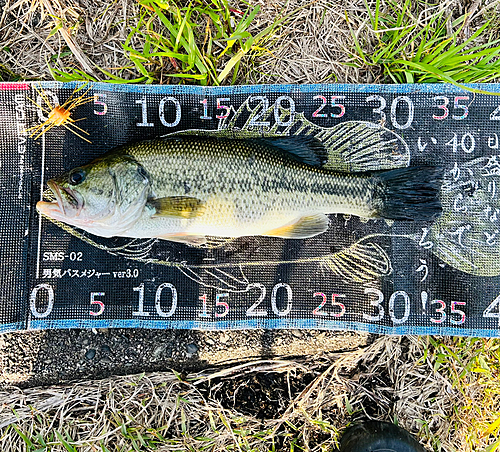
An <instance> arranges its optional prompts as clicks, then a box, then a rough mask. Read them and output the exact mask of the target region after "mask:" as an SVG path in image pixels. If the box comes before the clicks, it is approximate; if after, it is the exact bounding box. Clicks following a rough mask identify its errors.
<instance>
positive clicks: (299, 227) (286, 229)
mask: <svg viewBox="0 0 500 452" xmlns="http://www.w3.org/2000/svg"><path fill="white" fill-rule="evenodd" d="M328 224H329V220H328V217H327V216H326V215H325V214H322V213H320V214H316V215H309V216H304V217H300V218H299V219H298V220H296V221H295V222H293V223H292V224H286V225H284V226H281V227H279V228H276V229H272V230H271V231H267V232H266V233H265V234H261V235H265V236H268V237H281V238H284V239H307V238H309V237H314V236H315V235H319V234H322V233H323V232H325V231H326V230H327V229H328Z"/></svg>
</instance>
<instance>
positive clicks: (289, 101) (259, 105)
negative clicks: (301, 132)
mask: <svg viewBox="0 0 500 452" xmlns="http://www.w3.org/2000/svg"><path fill="white" fill-rule="evenodd" d="M345 99H346V96H345V95H336V94H332V95H329V96H328V97H327V96H326V95H323V94H317V95H316V96H314V97H313V98H312V105H311V109H312V110H314V111H313V112H312V113H311V114H310V119H315V120H316V121H320V122H321V121H324V120H327V119H328V118H333V119H340V118H342V117H343V116H345V115H346V113H352V111H351V109H354V108H355V109H359V107H363V103H361V104H360V103H359V101H357V102H355V103H353V104H352V105H348V104H347V103H346V101H345ZM318 102H319V105H318ZM418 102H419V103H420V104H421V105H417V107H420V108H423V109H424V111H425V112H429V113H425V114H424V115H427V116H429V117H430V118H432V119H433V120H435V121H445V120H453V121H462V120H464V119H466V118H468V117H469V113H470V109H469V107H470V104H471V102H472V101H471V99H470V96H453V97H448V96H433V97H431V98H425V97H422V98H420V97H419V98H418ZM98 103H99V102H98ZM135 103H136V105H138V106H140V107H141V111H140V117H141V121H140V122H137V123H136V125H137V126H138V127H154V126H155V122H154V113H153V111H150V110H152V109H154V108H155V107H154V105H153V102H152V101H151V102H150V101H149V99H148V98H147V97H146V96H143V97H141V98H140V99H137V100H136V101H135ZM199 103H200V104H201V105H200V107H199V108H195V109H192V110H191V111H193V112H196V111H198V114H197V118H199V119H201V120H208V121H211V120H214V118H216V119H218V120H224V119H226V118H228V117H229V116H230V114H231V111H235V107H234V105H233V104H232V103H231V98H229V97H215V98H207V97H206V98H204V99H203V100H200V101H199ZM364 103H365V105H364V106H365V107H366V108H371V117H369V118H367V120H371V121H381V122H382V123H385V122H386V120H387V118H389V119H390V122H391V124H392V126H393V127H394V128H395V129H398V130H404V129H409V128H410V127H411V126H412V124H413V122H414V119H415V108H416V106H415V101H414V100H412V99H411V97H410V96H397V97H395V98H394V99H392V100H391V101H388V100H387V98H386V97H384V96H382V95H380V94H372V95H368V96H366V97H365V99H364ZM429 103H430V104H431V105H429ZM242 104H248V106H249V108H250V109H251V110H252V113H251V116H250V118H249V126H250V127H270V126H271V122H270V121H269V118H270V117H274V121H275V123H276V125H278V126H282V127H288V126H290V125H291V124H292V123H293V121H294V118H295V114H296V111H297V108H296V104H295V100H294V99H293V97H291V96H288V95H283V96H279V97H277V98H276V100H275V101H274V104H272V105H271V104H270V101H269V98H268V97H267V96H263V95H258V96H255V95H254V96H249V97H248V98H247V99H246V100H244V101H243V102H242ZM157 109H158V111H157V116H158V119H159V120H160V122H161V124H163V125H164V126H165V127H169V128H171V127H175V126H177V125H178V124H179V122H180V120H181V119H182V108H181V103H180V101H179V100H178V99H177V98H176V97H174V96H168V97H164V98H162V99H160V101H159V105H158V106H157ZM499 111H500V107H498V108H496V109H495V110H494V111H492V112H491V115H490V120H492V121H494V120H498V119H500V115H499V114H498V112H499ZM270 113H273V114H272V115H271V116H269V114H270ZM97 114H102V113H97ZM264 118H265V120H264ZM419 119H422V118H421V117H420V118H419ZM464 146H465V145H464Z"/></svg>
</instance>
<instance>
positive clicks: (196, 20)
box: [51, 0, 290, 85]
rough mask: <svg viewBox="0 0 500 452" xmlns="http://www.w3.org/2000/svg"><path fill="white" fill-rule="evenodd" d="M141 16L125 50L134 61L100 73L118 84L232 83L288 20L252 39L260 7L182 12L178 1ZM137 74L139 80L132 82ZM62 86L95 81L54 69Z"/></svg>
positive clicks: (199, 2)
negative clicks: (246, 60) (172, 81)
mask: <svg viewBox="0 0 500 452" xmlns="http://www.w3.org/2000/svg"><path fill="white" fill-rule="evenodd" d="M140 5H141V13H140V16H139V17H138V18H137V22H136V24H135V26H133V27H132V29H131V31H130V33H129V34H128V36H127V39H126V40H125V41H124V42H123V44H122V47H123V51H124V52H125V54H126V55H127V57H128V59H129V60H130V62H131V65H129V66H124V67H122V68H120V69H119V70H118V73H117V74H114V73H112V72H111V71H108V70H106V69H104V68H98V69H99V70H100V71H101V72H102V73H103V74H104V75H105V76H106V77H107V78H109V79H110V81H112V82H115V83H148V84H149V83H165V81H166V80H167V79H169V78H174V79H178V80H179V82H181V83H182V82H183V81H189V82H196V83H199V84H201V85H220V84H222V83H224V82H226V81H227V79H228V77H229V75H230V74H231V73H232V82H233V83H234V82H235V80H236V79H237V76H238V70H239V66H240V63H241V61H242V60H243V58H244V57H249V58H250V60H252V59H254V58H255V57H256V56H258V55H261V54H262V53H263V52H268V50H267V49H266V43H267V42H268V41H269V39H270V36H271V35H272V33H273V31H275V30H276V29H277V28H278V27H279V26H280V25H282V24H283V22H284V21H285V20H287V18H289V17H290V15H288V16H285V17H279V18H277V19H276V20H275V21H274V22H273V23H272V24H271V25H269V26H268V27H266V28H265V29H264V30H262V31H260V32H259V33H257V34H255V35H252V34H251V33H250V32H249V28H250V26H251V24H252V23H253V21H254V19H255V16H256V15H257V14H258V12H259V6H256V7H254V8H249V9H248V10H247V11H246V12H245V13H242V12H240V11H237V10H235V9H231V8H229V5H228V2H227V0H211V2H208V1H207V0H194V1H193V2H191V3H189V5H187V6H184V7H179V6H177V5H176V4H175V3H174V2H169V3H163V2H161V1H159V0H140ZM131 69H133V70H135V72H136V73H138V74H139V77H135V78H133V79H131V80H130V79H128V78H126V77H125V72H127V71H130V70H131ZM51 72H52V74H53V77H54V78H55V79H56V80H59V81H64V82H68V81H75V80H95V78H94V77H92V76H90V75H88V74H87V73H85V72H84V71H79V70H70V69H66V70H60V69H56V68H51Z"/></svg>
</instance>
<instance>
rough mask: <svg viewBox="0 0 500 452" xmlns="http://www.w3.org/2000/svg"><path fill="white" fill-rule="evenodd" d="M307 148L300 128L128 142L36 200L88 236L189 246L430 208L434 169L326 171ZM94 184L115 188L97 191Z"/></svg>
mask: <svg viewBox="0 0 500 452" xmlns="http://www.w3.org/2000/svg"><path fill="white" fill-rule="evenodd" d="M362 139H363V137H359V139H358V141H359V140H362ZM370 139H371V138H370ZM346 140H348V137H346ZM285 145H286V146H285ZM315 152H319V154H320V155H325V153H326V151H325V149H324V148H322V145H321V143H319V142H318V141H317V140H316V139H311V138H307V137H300V136H298V137H294V138H290V137H287V139H286V141H283V140H282V141H279V140H274V141H273V140H272V139H271V140H270V139H265V140H264V139H260V140H259V139H248V140H246V139H225V138H210V137H196V136H192V135H190V136H175V137H172V138H166V139H157V140H152V141H145V142H139V143H133V144H130V145H125V146H122V147H119V148H117V149H115V150H112V151H110V152H108V153H107V154H105V155H103V156H102V157H100V158H99V159H97V160H95V161H94V162H91V163H90V164H88V165H84V166H82V167H79V168H76V169H74V170H72V171H70V172H69V173H67V174H65V175H63V176H61V177H60V178H57V179H54V181H53V182H52V186H53V187H55V192H57V193H55V194H56V198H58V199H57V200H56V201H55V202H53V203H51V204H52V205H51V206H50V207H47V206H46V205H47V204H50V203H39V206H38V208H39V210H40V211H42V212H43V210H44V209H45V213H47V209H51V210H50V212H48V215H49V216H52V217H53V218H54V219H57V220H60V221H64V222H66V223H68V224H72V225H74V226H78V227H81V228H83V229H85V230H87V231H89V232H91V233H94V234H97V235H105V236H110V235H116V236H126V237H135V238H149V237H160V238H164V239H169V240H173V241H181V242H186V243H191V244H193V243H200V242H203V240H204V237H205V236H206V235H210V236H220V237H240V236H245V235H269V236H276V237H285V238H307V237H312V236H314V235H317V234H320V233H322V232H324V231H325V230H326V229H327V227H328V223H329V220H328V217H327V216H326V214H333V213H342V214H353V215H358V216H362V217H366V218H388V219H393V218H396V219H401V218H402V219H430V218H434V217H435V216H437V215H439V214H440V209H441V206H440V202H439V199H438V196H437V193H438V188H439V184H440V182H439V175H438V172H437V171H436V169H435V168H428V167H422V168H401V169H396V170H390V171H381V172H364V173H361V172H359V173H342V172H336V171H334V170H333V169H332V160H333V159H332V156H331V155H330V156H329V157H330V158H329V160H328V161H327V162H326V164H324V165H323V166H321V165H320V164H315V165H313V164H309V163H304V162H305V161H308V162H311V161H320V159H319V158H316V157H315V158H314V159H313V158H312V157H314V156H313V155H312V154H314V153H315ZM75 174H76V175H77V176H78V177H76V179H78V183H77V184H75V183H72V178H73V179H74V178H75V177H74V175H75ZM110 175H111V176H112V177H110ZM80 179H83V180H81V181H80ZM73 182H74V180H73ZM95 186H99V187H105V189H104V190H102V191H103V193H108V194H109V193H113V192H115V193H120V196H119V197H117V195H115V199H108V200H106V199H104V200H103V199H97V198H98V196H97V194H96V191H95V190H92V189H93V187H95ZM58 187H60V188H58ZM111 198H113V196H111ZM65 203H66V205H65ZM54 204H55V205H54ZM104 205H106V206H107V208H103V206H104ZM75 206H77V207H75ZM113 206H116V207H113ZM99 209H100V210H99ZM106 209H107V210H106ZM51 213H52V215H51ZM61 214H62V215H61ZM54 215H56V216H58V218H55V217H54ZM125 215H127V218H125ZM123 224H126V225H127V227H123V226H122V225H123Z"/></svg>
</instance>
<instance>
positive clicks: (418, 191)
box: [373, 166, 443, 221]
mask: <svg viewBox="0 0 500 452" xmlns="http://www.w3.org/2000/svg"><path fill="white" fill-rule="evenodd" d="M442 175H443V172H442V170H441V169H440V168H437V167H432V166H414V167H408V168H398V169H395V170H391V171H380V172H375V173H373V177H374V180H375V192H374V201H375V202H376V203H378V204H379V206H378V209H377V212H376V216H378V217H381V218H385V219H390V220H416V221H430V220H434V219H435V218H437V217H439V216H440V215H441V213H442V210H443V209H442V205H441V200H440V198H439V193H440V189H441V183H442Z"/></svg>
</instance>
